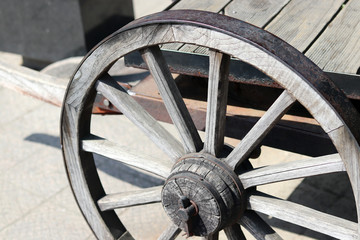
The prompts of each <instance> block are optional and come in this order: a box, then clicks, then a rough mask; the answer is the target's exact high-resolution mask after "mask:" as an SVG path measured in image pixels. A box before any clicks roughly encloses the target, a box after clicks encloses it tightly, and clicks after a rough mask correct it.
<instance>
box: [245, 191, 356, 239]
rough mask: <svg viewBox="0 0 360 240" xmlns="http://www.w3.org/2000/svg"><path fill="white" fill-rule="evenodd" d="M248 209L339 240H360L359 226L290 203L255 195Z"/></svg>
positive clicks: (251, 198)
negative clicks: (359, 239) (359, 234)
mask: <svg viewBox="0 0 360 240" xmlns="http://www.w3.org/2000/svg"><path fill="white" fill-rule="evenodd" d="M248 209H251V210H254V211H257V212H261V213H264V214H267V215H269V216H272V217H275V218H278V219H281V220H284V221H286V222H290V223H293V224H296V225H299V226H302V227H305V228H308V229H311V230H314V231H316V232H320V233H323V234H326V235H329V236H332V237H335V238H338V239H358V234H357V230H358V224H357V223H355V222H351V221H349V220H345V219H342V218H338V217H335V216H332V215H329V214H326V213H322V212H319V211H317V210H314V209H311V208H308V207H304V206H302V205H300V204H296V203H293V202H290V201H285V200H281V199H276V198H272V197H268V196H266V195H265V194H261V193H255V194H253V195H251V196H250V197H249V202H248Z"/></svg>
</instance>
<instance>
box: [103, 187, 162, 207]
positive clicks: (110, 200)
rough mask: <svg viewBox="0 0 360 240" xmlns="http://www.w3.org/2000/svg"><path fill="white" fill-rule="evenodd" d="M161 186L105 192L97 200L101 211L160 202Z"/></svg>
mask: <svg viewBox="0 0 360 240" xmlns="http://www.w3.org/2000/svg"><path fill="white" fill-rule="evenodd" d="M161 189H162V186H158V187H152V188H147V189H141V190H137V191H131V192H125V193H115V194H107V195H106V196H105V197H103V198H101V199H99V200H98V205H99V207H100V209H101V211H106V210H114V209H117V208H124V207H131V206H138V205H144V204H149V203H157V202H161Z"/></svg>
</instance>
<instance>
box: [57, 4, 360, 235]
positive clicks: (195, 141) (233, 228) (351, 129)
mask: <svg viewBox="0 0 360 240" xmlns="http://www.w3.org/2000/svg"><path fill="white" fill-rule="evenodd" d="M173 42H180V43H189V44H194V45H198V46H203V47H207V48H208V49H209V52H210V54H209V66H210V69H209V87H208V109H207V117H206V136H205V138H204V143H203V142H202V140H201V138H200V136H199V134H198V132H197V131H196V129H195V126H194V123H193V121H192V119H191V117H190V115H189V112H188V110H187V108H186V106H185V104H184V101H183V99H182V97H181V95H180V93H179V91H178V89H177V87H176V84H175V83H174V80H173V79H172V76H171V74H170V72H169V69H168V67H167V65H166V61H165V60H164V58H163V57H162V54H161V51H160V49H159V47H158V46H159V45H161V44H164V43H173ZM135 50H139V51H140V53H141V54H142V57H143V59H144V60H145V62H146V63H147V65H148V67H149V70H150V72H151V74H152V75H153V77H154V79H155V81H156V83H157V85H158V88H159V92H160V94H161V96H162V98H163V101H164V103H165V106H166V108H167V111H168V112H169V114H170V116H171V118H172V121H173V123H174V125H175V127H176V128H177V130H178V131H179V135H180V139H181V142H180V141H178V140H177V139H176V138H174V137H173V136H172V135H171V134H170V133H169V132H168V131H167V130H166V129H164V128H163V127H162V125H160V124H159V123H158V122H157V121H155V120H154V119H153V118H152V117H151V116H150V115H149V114H148V113H147V112H146V111H145V110H144V109H143V108H142V107H141V106H140V105H139V104H138V103H137V102H136V101H134V100H133V99H132V98H131V96H130V95H129V94H128V93H127V92H126V91H125V90H123V89H122V88H121V87H119V85H117V84H116V82H115V81H114V80H113V79H112V78H111V76H109V75H108V74H106V70H108V69H109V68H110V67H111V66H112V64H113V63H114V62H116V61H117V60H118V59H119V58H120V57H123V56H124V55H126V54H127V53H130V52H132V51H135ZM230 57H235V58H238V59H240V60H242V61H244V62H246V63H249V64H251V65H252V66H254V67H256V68H257V69H259V70H260V71H262V72H263V73H265V74H266V75H268V76H270V77H271V78H272V79H274V80H275V81H276V82H277V83H278V84H280V85H281V86H282V87H283V88H284V91H283V93H282V94H281V95H280V96H279V97H278V99H277V100H276V101H275V102H274V103H273V104H272V106H271V107H270V108H269V109H268V111H267V112H266V113H265V114H264V115H263V116H262V117H261V118H260V120H259V121H258V122H257V123H256V124H255V125H254V127H253V128H252V129H251V130H250V131H249V132H248V134H247V135H246V136H245V137H244V139H243V140H242V141H241V143H240V144H239V145H238V146H236V147H235V148H234V149H233V150H232V151H231V152H230V154H229V155H227V157H225V158H222V159H218V160H220V161H222V162H223V163H224V164H225V165H226V167H224V166H225V165H224V166H222V164H220V165H221V166H219V167H214V168H216V169H217V171H216V172H217V173H215V172H214V173H212V174H207V173H206V172H205V173H204V172H203V170H201V171H202V172H201V174H200V173H199V174H198V173H197V171H199V169H202V168H204V169H205V170H204V171H206V169H207V168H206V166H207V164H205V165H203V164H202V163H201V162H202V161H205V162H206V161H212V158H215V157H216V156H220V155H219V153H220V152H221V151H222V149H223V146H224V128H225V121H224V119H225V113H226V105H227V92H228V78H227V75H228V71H229V59H230ZM97 91H100V92H101V93H102V94H103V95H104V96H105V97H106V98H107V99H109V101H110V102H111V103H112V104H113V105H115V107H116V108H118V109H119V110H120V111H121V112H122V113H124V115H125V116H126V117H127V118H129V120H130V121H132V122H133V123H134V124H135V125H136V126H138V127H139V129H141V130H142V131H143V132H144V133H145V134H146V135H147V136H148V137H149V138H150V139H151V140H152V141H153V142H154V143H155V144H156V145H157V146H158V147H159V148H160V149H162V150H163V152H164V153H165V154H166V155H167V156H168V159H169V161H168V163H163V162H161V161H159V160H157V159H156V158H149V157H146V156H143V155H141V154H139V153H137V152H131V151H127V150H126V149H122V148H121V147H120V146H118V145H117V144H116V143H113V142H111V141H109V140H106V139H102V138H99V137H97V136H93V135H92V133H91V132H90V126H91V106H92V104H93V101H94V98H95V95H96V92H97ZM295 101H298V102H300V103H301V104H302V105H303V106H304V107H305V108H306V109H307V110H308V111H309V112H310V113H311V115H312V116H313V117H314V118H315V119H316V120H317V121H318V123H319V124H320V125H321V127H322V128H323V130H324V131H325V132H326V133H327V134H328V135H329V137H330V138H331V140H332V142H333V144H334V146H335V147H336V149H337V151H338V154H335V155H330V156H323V157H319V158H315V159H310V160H306V161H296V162H292V163H289V164H283V165H276V166H269V167H266V168H264V169H255V170H252V169H250V170H249V169H248V168H245V170H244V169H243V171H242V173H241V175H239V179H237V180H236V181H234V180H231V178H232V176H233V174H234V172H233V171H235V170H236V169H237V168H241V167H242V165H243V163H244V161H245V160H246V159H247V158H248V156H249V154H250V153H251V152H252V151H253V150H254V149H255V148H256V147H257V145H258V144H259V143H260V142H261V140H262V139H263V138H264V137H265V136H266V134H267V133H268V132H269V131H270V130H271V128H272V127H273V126H274V125H275V124H276V123H277V122H278V121H279V120H280V118H281V117H282V116H283V115H284V114H285V113H286V112H287V110H288V109H289V108H290V107H291V105H292V104H293V103H294V102H295ZM359 121H360V117H359V114H358V113H357V112H356V110H354V108H353V107H352V106H351V104H350V103H349V102H348V100H347V99H346V97H345V96H344V95H343V94H342V93H341V92H340V91H339V90H338V89H337V88H336V87H335V86H333V84H332V83H331V82H330V81H329V80H328V79H327V78H326V76H325V75H324V74H323V73H322V71H321V70H320V69H319V68H317V67H316V66H315V65H314V64H313V63H312V62H310V61H309V60H308V59H307V58H306V57H304V56H303V55H302V54H301V53H299V52H298V51H296V50H295V49H294V48H292V47H291V46H289V45H288V44H286V43H284V42H283V41H281V40H280V39H278V38H276V37H275V36H273V35H271V34H269V33H267V32H265V31H263V30H261V29H257V28H256V27H254V26H251V25H248V24H246V23H244V22H241V21H238V20H235V19H232V18H229V17H226V16H222V15H217V14H212V13H207V12H198V11H188V10H187V11H169V12H164V13H159V14H155V15H152V16H149V17H146V18H143V19H140V20H137V21H135V22H133V23H131V24H129V25H128V26H125V27H124V28H123V29H120V30H119V31H118V32H116V33H114V34H113V35H111V36H110V37H108V38H107V39H105V40H104V41H103V42H102V43H100V44H99V45H98V46H97V47H96V48H94V49H93V50H92V51H91V52H90V53H89V54H88V55H87V56H86V57H85V58H84V60H83V62H82V63H81V64H80V66H79V68H78V69H77V71H76V73H75V75H74V77H73V79H72V81H71V83H70V84H69V86H68V89H67V93H66V97H65V100H64V104H63V109H62V120H61V142H62V147H63V154H64V159H65V163H66V168H67V172H68V176H69V179H70V183H71V186H72V189H73V191H74V194H75V197H76V199H77V202H78V204H79V206H80V208H81V210H82V212H83V214H84V216H85V218H86V220H87V221H88V223H89V225H90V226H91V228H92V229H93V231H94V233H95V234H96V236H97V237H98V238H99V239H117V238H119V237H121V236H127V237H129V238H131V235H130V233H129V232H128V231H127V230H126V228H125V227H124V226H123V225H122V223H121V221H120V220H119V219H118V217H117V215H116V214H115V212H114V211H113V210H114V209H116V208H122V207H129V206H134V205H139V204H150V203H153V202H159V201H160V200H161V197H160V196H161V187H155V188H151V189H147V190H144V191H142V192H130V193H127V194H122V193H119V194H112V195H107V194H106V193H105V191H104V190H103V187H102V184H101V181H100V180H99V177H98V175H97V171H96V167H95V164H94V161H93V153H97V154H100V155H103V156H107V157H110V158H113V159H115V160H117V161H120V162H123V163H125V164H129V165H131V166H134V167H137V168H140V169H143V170H146V171H150V172H152V173H154V174H156V175H158V176H160V177H163V178H165V179H167V182H170V180H171V181H172V182H173V181H176V180H177V179H180V180H181V181H182V185H181V184H180V185H181V186H180V185H179V186H180V187H179V186H177V187H176V186H175V187H174V188H176V189H177V190H176V191H179V192H183V193H184V192H185V193H184V194H185V195H186V191H185V189H186V188H191V187H190V186H187V184H192V185H191V186H192V187H196V184H194V183H196V182H198V181H203V180H204V181H207V183H206V184H205V183H204V184H203V188H204V189H205V190H204V191H207V192H208V193H206V194H207V196H211V197H213V198H214V199H213V200H212V201H213V204H214V206H215V207H214V208H212V207H211V206H210V207H209V211H212V210H214V209H215V208H216V211H218V212H219V213H222V211H227V212H229V211H231V210H232V209H227V207H228V206H227V205H226V204H227V203H226V201H224V200H223V199H224V196H223V195H220V190H219V189H220V188H225V189H226V187H224V186H226V184H222V185H221V186H220V185H219V186H217V185H216V181H214V179H207V178H208V176H210V175H211V176H212V177H213V178H218V179H219V181H224V182H225V183H226V181H230V182H232V181H233V182H234V183H236V184H235V185H236V186H238V188H239V191H238V192H236V191H237V190H236V189H235V190H233V191H235V192H236V194H238V193H239V194H242V195H243V196H242V198H244V196H245V198H244V199H247V200H246V202H243V203H240V204H244V206H246V209H247V210H246V211H245V209H242V210H241V211H239V214H240V217H238V218H237V219H231V220H226V221H225V220H224V219H220V220H219V222H220V223H221V224H218V225H217V226H220V227H221V228H224V230H225V233H226V236H227V237H228V239H244V235H243V234H242V231H241V229H240V228H239V225H238V224H240V225H242V226H243V227H244V228H246V229H247V230H248V231H249V232H250V233H251V234H253V235H254V236H255V237H256V238H257V239H280V237H279V235H277V234H276V233H275V232H274V230H273V229H272V228H271V227H270V226H269V225H268V224H267V223H265V222H264V221H263V220H262V219H261V218H260V217H259V216H258V215H257V214H256V213H255V212H260V213H265V214H269V215H271V216H274V217H276V218H279V219H281V220H284V221H288V222H292V223H294V224H297V225H300V226H304V227H307V228H309V229H312V230H314V231H318V232H321V233H324V234H327V235H329V236H332V237H335V238H339V239H359V235H360V234H359V233H360V231H359V224H358V223H356V222H350V221H348V220H344V219H341V218H337V217H334V216H331V215H328V214H325V213H321V212H318V211H316V210H313V209H310V208H306V207H304V206H301V205H298V204H295V203H291V202H288V201H285V200H281V199H276V198H273V197H271V196H267V195H264V194H262V193H259V192H256V191H253V190H252V189H251V188H252V187H254V186H257V185H262V184H268V183H271V182H275V181H286V180H290V179H294V178H302V177H308V176H314V175H319V174H325V173H330V172H338V171H346V172H347V173H348V176H349V179H350V182H351V185H352V189H353V192H354V195H355V201H356V206H359V203H360V202H359V201H360V195H359V193H360V175H359V169H360V166H359V164H360V163H359V160H360V150H359V149H360V148H359V144H358V141H357V140H359V131H357V130H356V128H357V126H360V125H359ZM199 151H202V153H203V154H204V155H201V156H200V157H199V156H198V155H197V158H196V161H194V162H193V164H191V167H189V169H181V168H179V167H178V168H177V169H176V171H177V172H176V173H174V172H173V173H171V175H170V169H171V166H172V165H173V164H174V163H176V162H178V161H184V163H186V161H190V160H191V159H190V160H189V158H187V157H184V156H187V155H186V154H189V153H196V152H199ZM207 154H210V155H211V156H212V157H207ZM202 158H203V160H202ZM191 161H192V160H191ZM216 161H217V160H216ZM216 161H212V162H213V163H214V162H215V163H214V164H215V165H216V166H217V164H216ZM194 164H195V167H194ZM196 164H198V167H196V166H197V165H196ZM208 165H209V164H208ZM215 165H213V166H215ZM189 166H190V165H189ZM190 168H194V169H190ZM221 169H230V170H226V171H228V172H229V173H228V174H225V175H224V176H223V175H221V174H219V172H221ZM246 169H248V170H246ZM173 171H174V170H173ZM224 171H225V170H224ZM226 171H225V172H226ZM244 171H245V172H244ZM182 172H185V174H184V176H182V175H181V174H182ZM230 172H232V173H230ZM167 173H168V174H167ZM197 174H198V175H201V176H202V178H203V180H201V179H195V180H194V179H193V178H194V176H195V178H196V176H198V175H197ZM169 175H170V178H169V179H168V176H169ZM269 175H272V176H274V177H273V178H269V177H268V176H269ZM171 176H176V177H177V178H176V179H175V180H174V178H171ZM187 176H191V177H187ZM225 178H230V180H225ZM180 180H179V181H180ZM239 181H240V182H242V183H240V184H242V186H239V184H238V183H237V182H239ZM208 185H210V186H209V187H208ZM235 185H234V186H235ZM240 189H242V190H240ZM193 190H194V189H192V192H193ZM227 191H228V192H229V191H230V190H229V189H227ZM224 192H226V191H224ZM185 197H189V196H185ZM184 199H185V200H183V201H186V198H184ZM190 200H191V199H190ZM234 201H235V202H236V201H240V200H239V199H235V200H234ZM234 201H233V202H234ZM220 202H222V203H221V204H220ZM223 203H225V205H224V204H223ZM192 206H193V207H192ZM237 207H238V206H237ZM185 208H186V209H189V210H188V211H190V209H191V211H192V213H191V214H190V215H188V216H187V215H186V214H187V213H186V211H185V210H186V209H185ZM194 208H196V203H191V204H190V203H189V204H185V203H184V206H183V209H182V210H181V211H182V213H184V214H185V215H184V217H183V219H187V218H192V216H193V215H194V214H193V213H194V211H195V210H193V209H194ZM224 209H225V210H224ZM197 211H199V216H201V214H200V213H201V211H202V209H198V210H197ZM195 212H196V211H195ZM196 214H197V213H196ZM357 214H358V222H359V216H360V212H359V207H357ZM175 215H176V214H175ZM220 215H221V214H220ZM220 217H221V216H220ZM174 219H175V220H174V221H175V222H174V223H175V225H171V226H169V227H168V228H167V229H166V231H165V232H164V233H163V234H162V235H161V236H160V239H173V238H175V237H176V236H177V235H178V234H179V232H180V231H179V228H181V229H183V230H186V231H187V232H188V233H189V232H190V233H191V230H189V228H190V225H188V224H187V222H181V221H179V222H176V221H177V218H176V216H175V217H174ZM184 221H185V220H184ZM224 221H225V222H224ZM227 221H228V222H227ZM234 222H235V224H234ZM315 223H316V224H315ZM176 224H178V225H176ZM214 229H216V230H215V232H212V233H208V234H210V235H209V236H207V237H206V238H207V239H217V236H218V231H219V230H222V229H218V228H216V227H214ZM139 231H141V230H139ZM199 232H200V233H201V231H200V230H199Z"/></svg>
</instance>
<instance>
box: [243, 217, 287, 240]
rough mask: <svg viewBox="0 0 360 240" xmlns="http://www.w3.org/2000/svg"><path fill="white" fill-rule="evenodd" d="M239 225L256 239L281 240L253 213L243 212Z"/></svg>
mask: <svg viewBox="0 0 360 240" xmlns="http://www.w3.org/2000/svg"><path fill="white" fill-rule="evenodd" d="M238 223H239V224H241V225H242V226H244V227H245V228H246V229H247V230H248V231H249V232H250V233H251V234H252V235H253V236H254V237H255V238H256V239H259V240H281V239H282V238H281V237H280V236H279V235H278V234H277V233H276V232H275V231H274V230H273V229H272V228H271V227H270V226H269V225H268V224H267V223H266V222H265V221H264V220H263V219H262V218H261V217H260V216H259V215H257V213H255V212H253V211H245V213H244V215H243V216H242V218H240V220H239V222H238Z"/></svg>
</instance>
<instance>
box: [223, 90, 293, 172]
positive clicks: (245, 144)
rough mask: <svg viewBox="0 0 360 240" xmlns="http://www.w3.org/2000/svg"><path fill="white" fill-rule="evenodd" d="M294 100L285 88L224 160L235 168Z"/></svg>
mask: <svg viewBox="0 0 360 240" xmlns="http://www.w3.org/2000/svg"><path fill="white" fill-rule="evenodd" d="M295 101H296V99H295V98H294V97H293V96H292V95H291V94H290V93H289V92H288V91H287V90H284V91H283V93H282V94H281V95H280V96H279V97H278V99H276V101H275V102H274V103H273V104H272V105H271V107H270V108H269V109H268V110H267V111H266V112H265V114H264V115H263V116H262V117H261V118H260V119H259V120H258V121H257V122H256V124H255V125H254V127H253V128H252V129H251V130H250V131H249V132H248V133H247V134H246V136H245V137H244V138H243V139H242V141H241V142H240V143H239V144H238V145H237V146H236V147H235V149H234V150H233V151H232V152H231V153H230V154H229V156H227V158H226V160H225V161H226V162H227V163H228V164H229V165H230V167H232V168H234V169H235V168H236V166H237V165H238V164H240V163H241V162H243V161H244V160H245V159H246V158H247V157H248V156H249V154H250V153H251V152H252V151H253V150H254V149H255V148H256V147H257V145H258V144H259V143H260V142H261V141H262V140H263V139H264V137H265V136H266V134H267V133H268V132H269V131H270V130H271V129H272V127H273V126H274V125H275V124H276V123H277V122H278V121H279V120H280V119H281V117H282V116H283V115H284V114H285V113H286V111H287V110H288V109H289V108H290V107H291V105H292V104H293V103H294V102H295Z"/></svg>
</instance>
